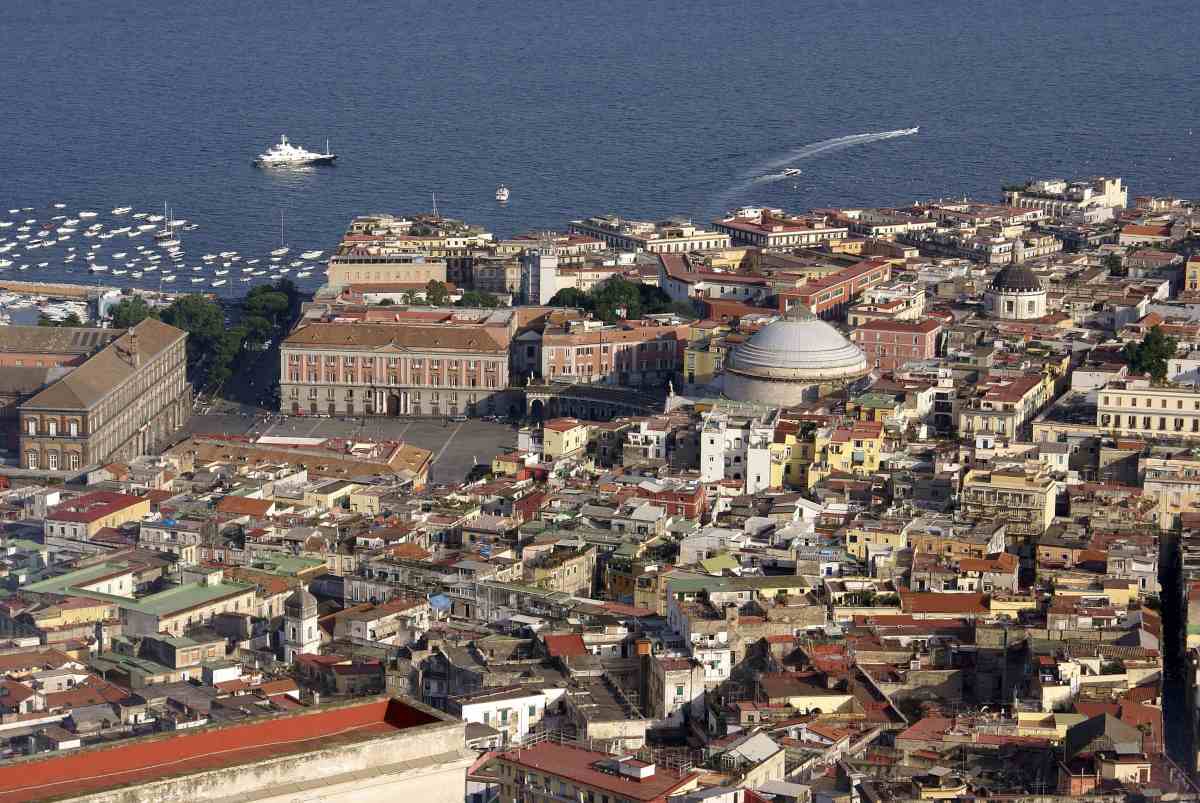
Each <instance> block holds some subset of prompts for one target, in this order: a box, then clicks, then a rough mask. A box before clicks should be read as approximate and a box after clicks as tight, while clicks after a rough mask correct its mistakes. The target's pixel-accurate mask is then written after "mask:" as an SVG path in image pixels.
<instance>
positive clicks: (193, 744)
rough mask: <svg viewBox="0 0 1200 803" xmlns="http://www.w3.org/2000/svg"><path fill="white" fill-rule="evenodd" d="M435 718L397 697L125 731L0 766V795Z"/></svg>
mask: <svg viewBox="0 0 1200 803" xmlns="http://www.w3.org/2000/svg"><path fill="white" fill-rule="evenodd" d="M434 721H436V720H435V719H434V718H433V717H432V716H431V715H429V714H426V713H425V712H423V711H420V710H418V709H416V708H413V707H411V706H408V705H405V704H404V703H403V702H401V701H399V700H389V699H381V698H371V699H368V700H364V701H362V702H356V703H355V704H352V705H346V706H339V707H336V708H322V709H317V710H315V711H313V710H305V711H303V712H299V713H296V714H292V715H284V716H275V717H264V718H261V719H255V720H252V721H250V722H246V723H243V724H238V725H232V726H228V727H211V728H203V729H200V730H195V731H190V732H184V733H172V734H169V735H166V736H151V737H148V738H144V739H130V740H126V741H123V742H119V743H116V744H114V745H107V746H97V747H94V748H84V749H82V750H76V751H73V752H71V753H68V754H65V755H58V756H52V757H50V758H35V759H31V760H28V761H9V762H7V763H5V764H4V765H2V766H0V803H17V802H18V801H35V800H50V799H57V798H61V797H68V796H69V797H74V796H84V795H90V794H96V793H99V792H103V791H106V790H110V789H116V788H118V787H123V786H136V785H137V784H143V783H149V782H153V781H158V780H162V779H165V778H168V777H180V776H187V775H192V774H196V773H201V772H207V771H211V770H218V769H224V768H228V767H233V766H237V765H243V764H251V763H254V762H259V761H264V760H268V759H273V758H279V757H282V756H287V755H300V754H304V753H310V752H316V751H318V750H321V749H323V748H326V747H328V746H329V745H330V743H331V742H334V741H335V740H336V741H341V742H347V741H351V742H352V741H365V740H368V739H374V738H382V737H386V736H388V735H390V734H394V733H395V732H397V731H399V730H404V729H406V728H411V727H416V726H419V725H426V724H429V723H432V722H434Z"/></svg>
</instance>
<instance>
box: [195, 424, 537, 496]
mask: <svg viewBox="0 0 1200 803" xmlns="http://www.w3.org/2000/svg"><path fill="white" fill-rule="evenodd" d="M187 432H188V433H192V434H197V435H204V434H226V435H251V436H256V435H279V436H286V435H295V436H299V437H302V438H361V439H364V440H398V441H404V442H405V443H408V444H412V445H413V446H420V447H421V448H423V449H429V450H431V451H432V452H433V460H434V462H433V467H432V469H431V470H430V482H432V483H434V484H439V485H452V484H457V483H460V482H462V481H463V480H464V479H465V478H466V476H467V473H468V472H469V471H470V470H471V467H472V466H474V465H475V464H476V463H488V464H490V463H491V462H492V458H493V457H494V456H495V455H497V454H499V453H500V452H503V451H507V450H509V449H513V448H515V447H516V441H517V433H516V431H515V430H513V428H512V427H511V426H509V425H508V424H499V423H490V422H487V421H478V420H474V419H471V420H467V421H464V422H462V423H457V424H455V423H445V424H444V423H443V422H442V420H440V419H401V418H382V417H381V418H354V419H340V418H308V417H299V416H289V417H288V418H285V419H284V420H283V421H282V422H281V423H266V422H264V420H263V417H262V415H254V414H252V413H245V414H243V413H241V412H234V413H209V414H206V415H194V416H192V419H191V421H190V422H189V423H188V426H187Z"/></svg>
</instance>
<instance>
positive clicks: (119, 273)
mask: <svg viewBox="0 0 1200 803" xmlns="http://www.w3.org/2000/svg"><path fill="white" fill-rule="evenodd" d="M126 273H129V271H127V270H125V269H124V268H117V269H116V270H114V271H113V272H112V275H113V276H124V275H125V274H126Z"/></svg>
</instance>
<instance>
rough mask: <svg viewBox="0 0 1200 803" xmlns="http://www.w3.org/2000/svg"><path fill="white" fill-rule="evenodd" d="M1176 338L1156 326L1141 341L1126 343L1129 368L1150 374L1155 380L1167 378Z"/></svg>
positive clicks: (1159, 380)
mask: <svg viewBox="0 0 1200 803" xmlns="http://www.w3.org/2000/svg"><path fill="white" fill-rule="evenodd" d="M1176 345H1177V344H1176V342H1175V338H1173V337H1168V336H1167V335H1165V334H1163V332H1162V329H1160V328H1159V327H1157V326H1156V327H1154V328H1153V329H1151V330H1150V331H1149V332H1147V333H1146V336H1145V337H1144V338H1142V342H1141V343H1126V344H1125V360H1126V362H1128V363H1129V370H1130V371H1132V372H1133V373H1137V374H1149V375H1150V378H1151V379H1153V380H1154V381H1155V382H1162V381H1163V380H1165V379H1166V378H1167V360H1169V359H1171V358H1172V357H1174V356H1175V347H1176Z"/></svg>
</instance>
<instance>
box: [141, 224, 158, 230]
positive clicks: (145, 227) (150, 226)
mask: <svg viewBox="0 0 1200 803" xmlns="http://www.w3.org/2000/svg"><path fill="white" fill-rule="evenodd" d="M157 228H158V226H155V225H154V224H153V223H143V224H142V225H140V226H138V231H154V230H155V229H157Z"/></svg>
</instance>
